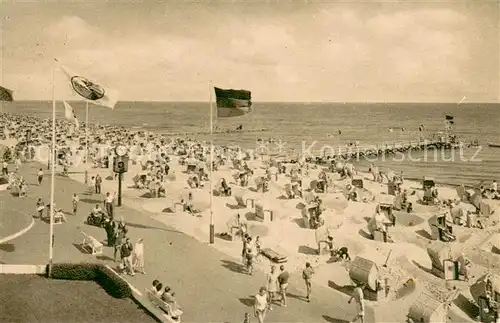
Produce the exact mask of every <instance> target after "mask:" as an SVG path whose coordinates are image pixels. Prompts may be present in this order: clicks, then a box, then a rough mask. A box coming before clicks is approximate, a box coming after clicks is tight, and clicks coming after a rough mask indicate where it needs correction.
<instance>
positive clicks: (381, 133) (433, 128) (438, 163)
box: [3, 102, 500, 184]
mask: <svg viewBox="0 0 500 323" xmlns="http://www.w3.org/2000/svg"><path fill="white" fill-rule="evenodd" d="M72 106H73V108H74V109H75V112H76V114H77V116H78V117H79V119H80V120H82V121H84V120H85V106H84V104H83V103H82V102H74V103H72ZM254 108H255V111H254V113H252V114H249V115H246V116H243V117H238V118H233V119H220V120H214V124H215V125H217V126H219V127H220V128H224V129H225V128H229V129H232V128H235V127H236V126H238V125H240V124H242V125H243V126H244V128H246V129H260V128H268V129H270V131H269V132H261V133H241V134H234V133H233V134H218V135H216V136H215V137H214V138H215V139H214V142H215V143H216V144H230V145H239V146H241V147H243V148H256V147H257V145H256V139H257V138H258V137H261V138H265V139H267V138H276V139H282V140H283V142H284V143H285V145H284V148H285V149H287V150H288V149H291V148H294V149H296V151H302V148H304V149H307V148H308V147H310V146H311V145H313V146H312V149H310V151H311V152H313V153H315V154H319V150H320V149H321V147H324V146H329V147H337V146H338V145H342V146H343V145H345V144H347V143H349V142H355V141H359V142H360V145H368V144H375V143H382V142H386V141H388V142H394V141H403V140H414V141H415V140H417V139H418V137H419V131H418V126H419V125H420V124H423V125H424V126H425V131H424V134H425V135H426V136H428V135H430V134H432V133H436V132H438V131H444V125H443V120H444V117H445V115H447V114H449V115H453V116H454V117H455V126H454V131H455V133H456V134H457V135H458V136H459V137H461V138H463V139H466V140H467V141H470V140H476V139H477V140H479V142H480V143H481V144H482V145H483V148H482V149H481V150H480V151H477V149H466V150H465V151H463V152H460V151H454V152H446V153H444V154H443V153H441V152H436V153H434V152H428V153H427V155H426V156H425V155H424V154H423V153H419V154H417V153H414V154H413V155H412V159H413V160H409V158H408V157H407V158H405V159H404V160H403V161H399V160H398V161H396V160H393V158H387V159H386V160H385V161H383V162H382V161H378V162H376V163H377V164H379V165H380V166H381V167H382V168H383V169H384V168H385V167H391V168H393V169H395V170H402V171H404V172H405V174H407V176H408V177H416V178H420V177H421V176H423V175H426V176H434V177H435V178H436V180H437V181H438V182H441V183H450V184H457V183H467V184H473V183H477V181H479V180H486V181H491V180H492V179H493V178H495V179H497V180H500V148H489V147H488V145H487V143H488V142H496V143H500V128H499V127H500V105H498V104H480V105H478V104H461V105H460V107H457V105H456V104H419V103H415V104H408V103H404V104H401V103H393V104H383V103H381V104H372V103H369V104H367V103H348V104H342V103H340V104H339V103H255V104H254ZM3 111H4V112H10V113H22V114H29V115H36V116H39V117H41V118H48V117H50V116H51V102H15V103H4V104H3ZM63 113H64V108H63V106H62V103H58V105H57V116H58V117H61V118H62V117H63ZM209 118H210V107H209V104H208V103H185V102H182V103H174V102H120V103H118V105H117V106H116V108H115V109H114V110H110V109H107V108H103V107H98V106H94V105H90V113H89V121H90V122H92V123H102V124H114V125H122V126H126V127H135V128H137V129H145V130H148V131H151V132H196V131H208V130H209ZM389 128H394V131H393V132H389V131H388V129H389ZM401 128H405V129H406V130H405V131H401ZM339 130H340V131H342V134H341V135H338V131H339ZM197 137H198V138H199V139H202V140H208V136H197ZM315 142H316V143H315ZM267 148H268V149H270V150H273V149H277V146H276V145H275V144H269V145H268V147H267ZM474 155H476V156H475V158H474V161H471V160H470V159H471V157H473V156H474ZM399 159H401V158H399ZM360 163H361V164H363V165H368V164H369V163H370V162H368V161H360Z"/></svg>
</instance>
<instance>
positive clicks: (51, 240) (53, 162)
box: [48, 60, 57, 278]
mask: <svg viewBox="0 0 500 323" xmlns="http://www.w3.org/2000/svg"><path fill="white" fill-rule="evenodd" d="M56 62H57V60H56ZM53 65H54V66H53V71H52V147H51V150H52V153H51V159H52V160H51V165H52V170H51V174H50V232H49V235H50V236H49V244H50V246H49V272H48V277H49V278H50V277H51V275H52V258H53V255H54V188H55V169H56V157H55V156H56V84H55V80H56V64H55V63H54V64H53Z"/></svg>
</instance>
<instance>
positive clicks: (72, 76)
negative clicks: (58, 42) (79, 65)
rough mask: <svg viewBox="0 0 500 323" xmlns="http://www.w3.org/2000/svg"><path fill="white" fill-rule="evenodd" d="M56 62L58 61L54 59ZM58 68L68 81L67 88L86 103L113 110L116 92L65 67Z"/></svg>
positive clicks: (116, 97)
mask: <svg viewBox="0 0 500 323" xmlns="http://www.w3.org/2000/svg"><path fill="white" fill-rule="evenodd" d="M56 62H58V63H59V61H58V60H57V59H56ZM59 68H60V69H61V71H62V72H63V73H64V75H65V76H66V77H67V79H68V81H69V86H70V87H71V89H72V90H73V92H74V93H76V94H78V95H79V96H80V97H82V98H84V99H85V100H86V101H88V102H91V103H94V104H97V105H101V106H104V107H108V108H111V109H113V108H114V107H115V105H116V102H118V92H117V91H115V90H113V89H110V88H107V87H106V88H105V87H104V86H102V85H101V84H100V83H98V82H95V81H91V80H90V79H88V78H87V77H85V76H83V75H82V74H79V73H76V72H74V71H72V70H70V69H69V68H68V67H67V66H64V65H61V64H60V63H59Z"/></svg>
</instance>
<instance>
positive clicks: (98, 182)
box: [95, 174, 102, 194]
mask: <svg viewBox="0 0 500 323" xmlns="http://www.w3.org/2000/svg"><path fill="white" fill-rule="evenodd" d="M101 184H102V178H101V176H100V175H99V174H97V175H96V177H95V193H96V194H101Z"/></svg>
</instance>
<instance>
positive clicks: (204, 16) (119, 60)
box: [0, 0, 500, 103]
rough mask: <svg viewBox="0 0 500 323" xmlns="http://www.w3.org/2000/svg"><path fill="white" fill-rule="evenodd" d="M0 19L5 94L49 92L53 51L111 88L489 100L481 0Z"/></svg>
mask: <svg viewBox="0 0 500 323" xmlns="http://www.w3.org/2000/svg"><path fill="white" fill-rule="evenodd" d="M0 18H1V25H0V30H1V33H0V34H1V38H0V39H1V52H0V54H1V55H0V57H1V62H0V67H1V69H0V70H1V73H0V85H2V86H4V87H7V88H9V89H12V90H14V93H15V98H16V99H17V100H50V99H51V98H52V80H53V65H54V64H53V58H55V57H56V58H58V59H59V61H60V62H62V64H64V65H66V66H67V67H69V68H71V70H73V71H75V72H77V73H78V74H80V75H81V76H85V77H87V78H90V79H92V80H93V81H95V82H97V83H98V84H100V85H102V86H104V87H105V88H112V89H115V90H117V91H118V92H119V98H120V100H122V101H208V100H209V98H210V84H212V85H214V86H217V87H222V88H236V89H239V88H242V89H248V90H251V91H252V97H253V101H260V102H262V101H288V102H317V101H327V102H457V103H458V102H459V101H460V100H461V99H462V98H463V97H464V96H465V97H466V102H500V63H499V62H500V4H499V3H498V2H497V1H492V0H471V1H460V0H457V1H448V0H439V1H434V2H433V1H423V0H422V1H411V0H405V1H400V2H398V1H391V0H386V1H380V2H378V1H363V2H362V1H352V0H351V1H333V0H331V1H322V2H319V1H298V0H297V1H292V0H289V1H263V0H259V1H257V0H247V1H229V0H228V1H224V2H223V1H203V0H197V1H191V0H186V1H180V0H176V1H175V0H172V1H163V2H157V1H141V2H139V1H133V0H131V1H107V2H105V1H85V2H64V1H29V2H22V1H16V2H14V1H5V0H0ZM55 75H56V77H55V85H56V86H55V92H56V97H57V98H58V99H71V98H74V96H72V94H71V90H70V89H69V87H67V86H66V85H67V84H65V82H66V80H65V79H64V76H62V73H60V72H56V74H55Z"/></svg>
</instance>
